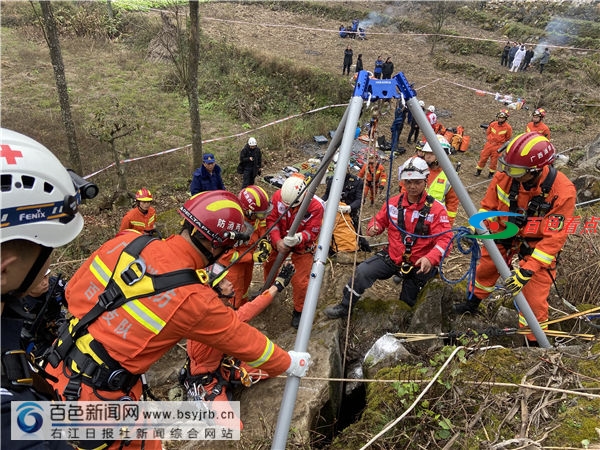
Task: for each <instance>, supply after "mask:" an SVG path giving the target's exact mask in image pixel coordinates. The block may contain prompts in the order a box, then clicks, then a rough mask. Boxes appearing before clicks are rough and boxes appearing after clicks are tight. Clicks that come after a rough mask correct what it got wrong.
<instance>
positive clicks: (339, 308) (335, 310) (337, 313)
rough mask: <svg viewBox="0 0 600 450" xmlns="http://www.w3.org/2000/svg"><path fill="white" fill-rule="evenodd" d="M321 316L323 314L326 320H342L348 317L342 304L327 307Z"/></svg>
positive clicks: (346, 309) (346, 308)
mask: <svg viewBox="0 0 600 450" xmlns="http://www.w3.org/2000/svg"><path fill="white" fill-rule="evenodd" d="M323 314H325V316H326V317H327V318H328V319H343V318H346V317H348V307H347V306H346V305H343V304H342V303H340V304H339V305H335V306H328V307H327V308H325V310H324V311H323Z"/></svg>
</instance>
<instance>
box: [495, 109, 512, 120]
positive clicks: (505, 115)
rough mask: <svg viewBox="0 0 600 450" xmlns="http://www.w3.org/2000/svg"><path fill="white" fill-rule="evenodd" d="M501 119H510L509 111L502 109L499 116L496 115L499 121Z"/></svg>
mask: <svg viewBox="0 0 600 450" xmlns="http://www.w3.org/2000/svg"><path fill="white" fill-rule="evenodd" d="M500 117H504V118H505V119H508V118H509V117H510V113H509V112H508V109H501V110H500V112H499V113H498V114H496V118H497V119H499V118H500Z"/></svg>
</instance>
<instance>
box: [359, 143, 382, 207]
mask: <svg viewBox="0 0 600 450" xmlns="http://www.w3.org/2000/svg"><path fill="white" fill-rule="evenodd" d="M358 178H362V179H363V180H364V185H365V190H364V192H363V203H365V202H366V201H367V195H368V196H369V199H370V200H371V206H373V203H374V201H375V197H376V196H377V194H378V193H379V192H380V191H383V190H384V189H385V186H386V184H387V174H386V172H385V167H383V164H381V163H380V162H379V157H378V156H377V155H376V154H370V155H369V157H368V158H367V163H366V164H363V166H362V167H361V168H360V170H359V171H358Z"/></svg>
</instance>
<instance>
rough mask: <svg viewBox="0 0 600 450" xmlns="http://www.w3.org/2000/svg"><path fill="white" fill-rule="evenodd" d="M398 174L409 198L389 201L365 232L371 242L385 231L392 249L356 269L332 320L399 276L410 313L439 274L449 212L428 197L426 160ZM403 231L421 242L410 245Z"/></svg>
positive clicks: (413, 161) (327, 313) (331, 308)
mask: <svg viewBox="0 0 600 450" xmlns="http://www.w3.org/2000/svg"><path fill="white" fill-rule="evenodd" d="M399 173H400V179H401V180H402V181H403V182H404V186H405V188H406V192H402V193H400V194H398V195H396V196H394V197H392V198H390V199H389V200H387V201H386V202H385V203H384V204H383V206H382V207H381V209H380V210H379V212H378V213H377V214H376V215H375V217H374V218H372V219H371V221H370V222H369V225H368V226H367V235H369V236H377V235H379V234H381V233H383V232H384V231H385V230H386V229H387V233H388V241H389V246H388V247H386V248H385V249H383V250H381V251H379V252H377V253H376V254H375V255H374V256H372V257H370V258H369V259H367V260H366V261H364V262H362V263H361V264H359V265H358V267H357V268H356V271H355V273H354V276H353V277H352V278H350V280H349V281H348V283H347V284H346V286H345V287H344V292H343V296H342V301H341V302H340V303H339V304H338V305H335V306H329V307H327V308H326V309H325V310H324V314H325V316H326V317H327V318H328V319H338V318H344V317H347V315H348V312H349V310H350V309H351V308H352V307H353V306H354V305H355V304H356V303H357V302H358V301H359V300H360V297H361V296H362V294H363V293H364V292H365V290H367V289H368V288H370V287H371V286H372V285H373V283H375V281H376V280H386V279H388V278H390V277H392V276H394V275H398V274H400V275H401V276H402V279H403V282H402V290H401V291H400V301H402V302H404V303H406V304H407V305H408V306H410V307H412V306H414V305H415V304H416V302H417V296H418V295H419V292H420V291H421V289H423V287H424V286H425V284H426V283H427V281H429V280H430V279H431V278H433V277H434V276H435V275H436V274H437V266H438V264H439V263H440V261H441V259H442V255H443V253H444V251H445V249H446V248H447V247H448V245H449V244H450V240H451V238H452V234H451V233H448V231H450V224H449V223H448V216H447V214H446V208H444V205H442V204H441V203H440V202H438V201H437V200H435V199H433V198H432V197H431V196H429V195H427V192H425V186H426V183H427V176H428V175H429V167H428V166H427V163H426V162H425V161H424V160H422V159H421V158H419V157H417V156H413V157H412V158H410V159H409V160H408V161H406V162H405V163H404V164H403V165H402V166H401V167H400V170H399ZM405 230H406V231H408V232H409V233H411V234H414V235H418V236H417V237H411V238H409V239H407V237H408V236H409V235H408V234H407V233H406V231H405ZM432 236H435V237H432Z"/></svg>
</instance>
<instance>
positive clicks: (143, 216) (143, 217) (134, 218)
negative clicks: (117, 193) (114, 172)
mask: <svg viewBox="0 0 600 450" xmlns="http://www.w3.org/2000/svg"><path fill="white" fill-rule="evenodd" d="M153 201H154V197H152V192H150V191H149V190H148V189H146V188H141V189H140V190H139V191H137V192H136V193H135V204H134V205H133V208H131V209H130V210H129V211H128V212H127V214H125V216H123V219H122V220H121V226H120V227H119V232H121V231H125V230H135V231H139V232H140V233H147V234H152V233H153V232H154V229H155V226H156V210H155V209H154V207H153V206H151V205H152V202H153Z"/></svg>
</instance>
